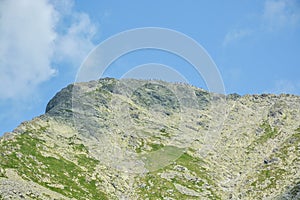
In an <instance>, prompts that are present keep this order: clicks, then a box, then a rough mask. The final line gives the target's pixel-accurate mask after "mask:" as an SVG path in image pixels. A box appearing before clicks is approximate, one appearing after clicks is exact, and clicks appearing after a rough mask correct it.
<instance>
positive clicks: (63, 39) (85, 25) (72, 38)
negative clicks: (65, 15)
mask: <svg viewBox="0 0 300 200" xmlns="http://www.w3.org/2000/svg"><path fill="white" fill-rule="evenodd" d="M71 18H72V19H71V20H72V23H71V26H69V27H68V29H67V30H66V32H65V33H64V34H62V35H59V36H58V37H57V40H56V43H55V44H56V46H55V49H56V51H55V58H56V61H58V62H61V61H67V62H70V63H71V64H72V65H73V66H75V67H78V66H77V65H80V63H81V62H82V60H83V59H84V57H85V56H86V55H87V53H88V52H89V51H90V50H92V49H93V48H94V47H95V45H94V43H93V42H92V39H93V37H94V36H95V34H96V30H97V27H96V25H94V24H93V23H92V22H91V20H90V18H89V16H88V15H87V14H85V13H72V15H71Z"/></svg>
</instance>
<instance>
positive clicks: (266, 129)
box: [256, 122, 278, 144]
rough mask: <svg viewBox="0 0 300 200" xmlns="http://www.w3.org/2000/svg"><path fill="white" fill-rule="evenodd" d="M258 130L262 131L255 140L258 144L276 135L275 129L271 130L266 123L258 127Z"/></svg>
mask: <svg viewBox="0 0 300 200" xmlns="http://www.w3.org/2000/svg"><path fill="white" fill-rule="evenodd" d="M260 128H262V129H263V130H264V133H263V135H261V136H260V137H259V138H258V139H257V140H256V143H258V144H261V143H265V142H266V141H267V140H268V139H272V138H275V137H276V136H277V135H278V130H277V128H272V127H271V125H270V124H269V123H268V122H264V123H263V124H262V125H260Z"/></svg>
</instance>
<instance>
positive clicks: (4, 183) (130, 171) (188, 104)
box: [0, 78, 300, 200]
mask: <svg viewBox="0 0 300 200" xmlns="http://www.w3.org/2000/svg"><path fill="white" fill-rule="evenodd" d="M0 154H1V157H0V199H97V200H98V199H300V97H299V96H295V95H288V94H282V95H272V94H262V95H245V96H240V95H237V94H231V95H227V96H225V95H220V94H213V93H209V92H207V91H205V90H202V89H199V88H196V87H193V86H190V85H187V84H179V83H178V84H175V83H166V82H162V81H143V80H130V79H128V80H120V81H119V80H116V79H110V78H105V79H100V80H98V81H91V82H87V83H76V84H71V85H69V86H68V87H66V88H64V89H62V90H61V91H60V92H58V93H57V94H56V95H55V97H54V98H53V99H52V100H50V102H49V103H48V105H47V108H46V113H45V114H44V115H42V116H39V117H36V118H34V119H33V120H31V121H28V122H24V123H22V124H21V125H20V126H19V127H17V128H16V129H15V130H14V131H13V132H12V133H7V134H5V135H4V136H3V137H2V138H1V140H0Z"/></svg>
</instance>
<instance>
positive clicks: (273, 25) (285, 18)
mask: <svg viewBox="0 0 300 200" xmlns="http://www.w3.org/2000/svg"><path fill="white" fill-rule="evenodd" d="M249 16H252V20H251V23H250V24H252V23H254V24H255V26H254V27H247V25H246V26H245V27H236V28H234V29H231V30H229V31H228V32H227V34H226V35H225V37H224V39H223V43H222V45H223V46H224V47H226V46H228V45H230V44H232V43H234V42H236V41H241V40H242V39H245V38H246V37H249V36H253V35H258V34H260V33H267V34H269V33H273V32H276V31H281V30H285V29H287V28H294V27H297V26H299V25H300V3H299V1H296V0H266V1H265V2H264V4H263V8H262V12H261V13H258V14H254V13H252V14H251V15H249Z"/></svg>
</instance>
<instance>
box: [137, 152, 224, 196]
mask: <svg viewBox="0 0 300 200" xmlns="http://www.w3.org/2000/svg"><path fill="white" fill-rule="evenodd" d="M158 162H159V161H158ZM203 164H204V161H202V160H201V159H198V158H195V157H192V156H191V155H189V154H188V153H183V154H182V155H181V156H179V158H178V159H176V161H175V162H172V163H171V164H170V165H167V166H165V167H164V168H161V169H158V170H157V171H153V172H149V173H148V174H146V175H145V176H144V177H141V178H140V180H139V181H140V182H142V183H144V184H142V186H141V187H140V189H139V194H140V195H141V197H142V198H149V199H162V198H163V197H172V198H174V199H199V197H198V196H191V195H186V194H182V193H181V192H179V191H178V190H177V189H176V187H175V185H174V184H180V185H182V186H184V187H186V188H188V189H190V190H194V191H195V192H197V193H201V192H203V189H202V187H203V185H204V183H206V184H208V185H211V186H215V185H214V182H213V181H212V179H211V178H210V177H209V175H208V174H209V173H208V171H207V170H206V169H205V168H204V167H202V165H203ZM174 170H175V171H176V170H177V171H178V170H179V171H178V172H180V173H189V174H193V175H195V178H193V179H187V178H186V177H184V176H182V175H179V174H180V173H179V174H176V175H174V177H173V178H171V179H169V180H168V179H165V178H162V177H161V173H163V172H166V173H168V172H170V171H173V172H174ZM208 191H209V194H208V195H207V197H209V198H210V199H220V197H219V196H218V195H217V194H216V193H215V192H214V191H213V190H211V189H208Z"/></svg>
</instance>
